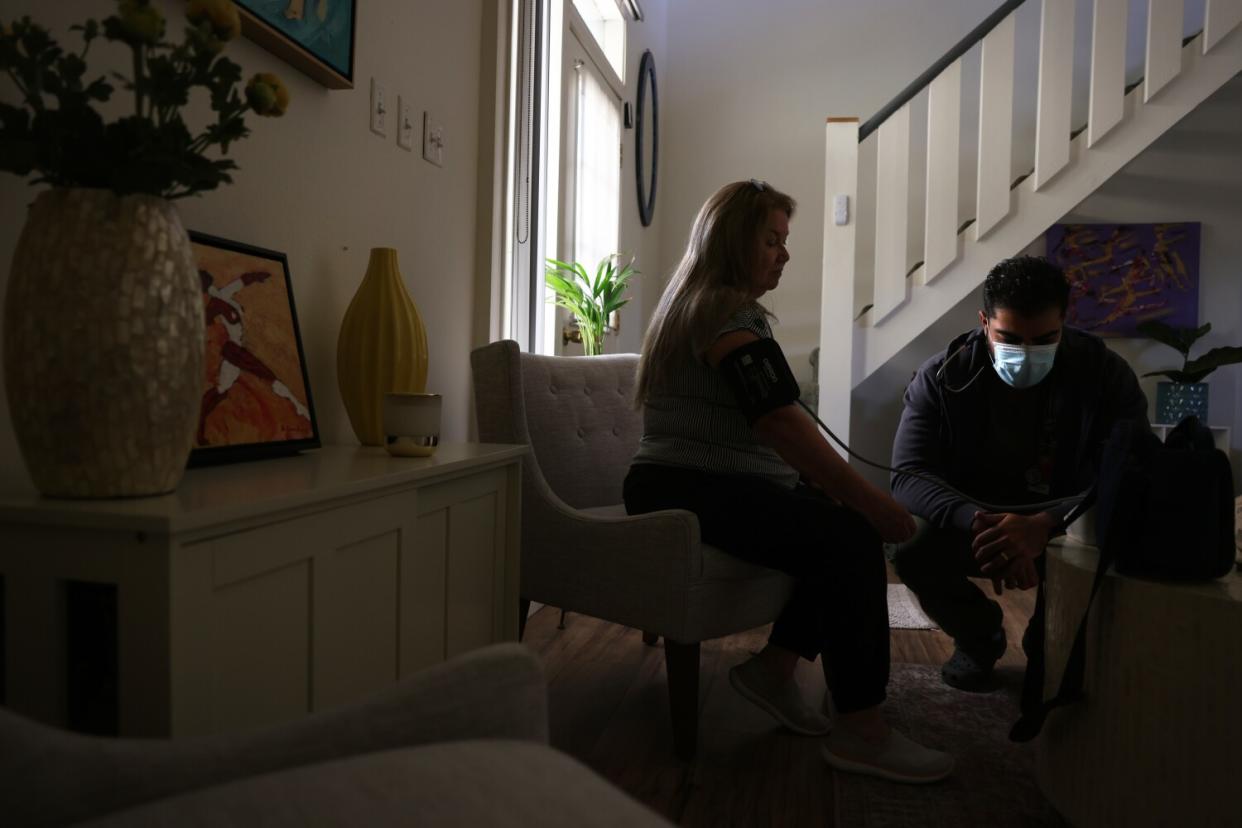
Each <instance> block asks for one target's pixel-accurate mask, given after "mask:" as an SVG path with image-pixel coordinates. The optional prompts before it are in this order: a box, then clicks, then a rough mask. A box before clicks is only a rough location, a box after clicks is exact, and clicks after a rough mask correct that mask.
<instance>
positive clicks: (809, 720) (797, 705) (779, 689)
mask: <svg viewBox="0 0 1242 828" xmlns="http://www.w3.org/2000/svg"><path fill="white" fill-rule="evenodd" d="M729 683H730V684H732V685H733V688H734V689H735V690H737V692H739V693H741V694H742V695H743V696H745V697H746V698H747V699H749V700H750V701H752V702H754V703H755V704H756V705H758V706H759V707H761V708H763V709H764V710H765V711H767V712H768V714H769V715H770V716H771V717H772V718H774V719H776V721H778V722H780V724H781V726H782V727H784V728H785V729H786V730H789V731H792V732H794V733H798V734H801V735H803V736H823V735H824V734H825V733H827V732H828V731H829V730H830V729H831V725H830V723H829V722H828V720H827V719H825V718H824V717H823V716H821V715H819V714H818V713H816V712H815V711H814V710H812V709H811V707H810V705H808V704H807V703H806V701H805V700H804V699H803V698H802V693H801V691H800V690H799V689H798V683H797V682H796V681H794V680H793V679H786V680H785V681H781V682H778V681H775V680H774V679H773V678H772V676H771V675H770V674H769V673H768V671H767V668H765V667H764V666H763V664H761V663H760V662H759V659H757V658H752V659H750V660H748V661H746V662H745V663H743V664H739V665H737V666H736V667H733V668H731V669H730V670H729Z"/></svg>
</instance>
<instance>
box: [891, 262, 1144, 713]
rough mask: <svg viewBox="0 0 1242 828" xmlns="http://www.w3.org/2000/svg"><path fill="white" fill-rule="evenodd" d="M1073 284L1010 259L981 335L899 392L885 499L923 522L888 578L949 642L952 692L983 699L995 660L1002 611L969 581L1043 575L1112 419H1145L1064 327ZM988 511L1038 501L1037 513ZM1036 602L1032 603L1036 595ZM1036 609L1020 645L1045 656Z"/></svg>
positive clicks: (1112, 362)
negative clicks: (901, 400)
mask: <svg viewBox="0 0 1242 828" xmlns="http://www.w3.org/2000/svg"><path fill="white" fill-rule="evenodd" d="M1069 292H1070V288H1069V283H1068V282H1067V280H1066V278H1065V275H1064V273H1062V272H1061V270H1060V269H1059V268H1058V267H1056V266H1055V265H1053V264H1050V263H1049V262H1047V261H1045V260H1043V259H1038V258H1034V257H1030V256H1022V257H1018V258H1013V259H1007V260H1005V261H1003V262H1001V263H1000V264H998V265H997V266H996V267H995V268H993V269H992V272H991V273H989V274H988V277H987V280H986V281H985V282H984V286H983V310H982V311H980V312H979V323H980V327H979V328H978V329H976V330H974V331H971V332H969V333H966V334H963V335H962V336H959V337H958V338H957V339H955V340H954V341H953V342H952V343H950V345H949V347H948V349H946V350H945V352H944V353H943V354H940V355H938V356H936V357H933V358H932V359H930V360H929V361H928V362H926V363H925V364H924V365H923V367H922V368H920V369H919V371H918V373H917V374H916V375H915V377H914V380H913V381H912V382H911V383H910V386H909V387H908V388H907V389H906V394H905V410H904V411H903V412H902V416H901V425H900V426H899V427H898V429H897V436H896V439H895V441H894V444H893V463H892V465H893V468H896V469H909V470H912V471H916V472H921V473H923V474H925V475H930V476H932V477H935V478H939V479H941V480H944V481H945V482H947V483H948V484H949V485H951V486H953V487H954V488H956V489H958V490H960V491H962V492H964V493H967V494H969V496H970V498H971V499H966V498H963V497H961V496H959V495H957V494H954V493H952V492H950V491H947V490H945V489H943V488H941V487H939V486H937V485H936V484H935V483H932V482H930V481H927V480H922V479H919V478H916V477H912V476H910V475H904V474H894V475H893V496H894V497H895V498H896V499H897V501H898V502H900V503H901V504H902V505H903V506H905V507H906V508H907V509H908V510H909V511H910V513H911V514H912V515H914V516H915V519H916V521H917V522H918V523H919V530H918V532H917V533H916V535H915V536H914V538H912V539H911V540H910V541H908V542H906V543H904V544H901V545H899V546H897V547H895V548H892V549H891V552H890V558H891V560H892V562H893V564H894V567H895V568H896V570H897V574H898V576H900V577H901V579H902V580H903V581H905V583H906V585H907V586H908V587H909V588H910V589H911V590H912V591H913V592H914V593H915V595H917V596H918V599H919V602H920V603H921V604H922V605H923V609H924V611H926V613H927V614H928V615H929V616H930V617H931V618H933V619H934V620H935V621H936V623H938V624H939V625H940V627H941V629H943V630H944V631H945V632H946V633H948V634H949V635H951V636H952V637H953V641H954V648H955V649H954V653H953V657H952V658H950V659H949V661H947V662H946V663H945V664H944V666H943V667H942V668H941V675H942V676H943V678H944V680H945V682H946V683H947V684H949V685H951V686H953V687H956V688H959V689H962V690H970V691H976V692H978V691H983V690H986V689H988V687H989V685H990V682H989V678H990V675H991V672H992V667H993V665H994V664H995V663H996V660H997V659H998V658H1000V656H1001V655H1002V654H1003V653H1004V652H1005V634H1004V631H1003V629H1002V626H1001V619H1002V612H1001V609H1000V606H999V605H998V604H997V603H996V602H994V601H992V600H990V599H989V598H988V597H987V595H986V594H985V593H984V592H983V591H982V590H980V589H979V588H978V587H977V586H975V585H974V584H972V583H971V582H970V581H969V580H968V577H986V578H991V579H992V585H993V589H994V590H995V592H996V594H997V595H999V594H1001V592H1002V589H1003V588H1004V587H1008V588H1011V589H1012V588H1017V589H1030V588H1031V587H1034V586H1037V585H1038V584H1039V583H1040V581H1041V580H1042V577H1043V569H1044V566H1043V553H1044V548H1045V546H1046V545H1047V543H1048V539H1049V538H1051V537H1053V536H1054V535H1056V534H1059V533H1060V532H1062V531H1063V530H1064V526H1063V522H1064V518H1065V517H1066V516H1067V514H1068V513H1069V512H1070V510H1071V509H1072V508H1073V506H1074V503H1073V502H1067V503H1066V502H1063V503H1059V504H1056V505H1052V504H1048V501H1053V500H1056V499H1059V498H1066V497H1072V496H1074V495H1078V494H1081V493H1083V492H1084V491H1085V490H1086V489H1087V488H1089V487H1090V485H1091V483H1092V481H1093V480H1094V478H1095V474H1096V470H1097V468H1098V462H1099V458H1100V450H1101V448H1102V445H1103V443H1104V441H1105V440H1106V439H1107V438H1108V435H1109V433H1110V432H1111V431H1112V428H1113V424H1114V423H1116V422H1117V421H1118V420H1121V419H1131V420H1137V421H1141V422H1143V423H1144V424H1146V423H1147V399H1146V398H1145V397H1144V396H1143V392H1142V391H1141V390H1140V389H1139V384H1138V380H1137V378H1136V377H1135V376H1134V372H1133V371H1132V370H1131V369H1130V367H1129V366H1128V365H1127V364H1126V362H1125V361H1124V360H1123V359H1122V358H1121V357H1119V356H1117V355H1116V354H1114V353H1113V352H1112V351H1110V350H1108V348H1106V347H1105V345H1104V343H1103V341H1101V340H1100V339H1099V338H1098V337H1096V336H1093V335H1091V334H1087V333H1084V332H1082V331H1078V330H1075V329H1073V328H1067V327H1065V313H1066V309H1067V307H1068V305H1069ZM983 503H988V504H997V505H1006V506H1009V505H1013V506H1023V505H1033V504H1046V505H1045V506H1044V507H1041V508H1039V509H1036V510H1034V511H1030V510H1024V513H1020V512H1019V511H1017V510H1015V511H1008V510H1000V511H991V510H989V509H987V508H985V507H984V506H983V505H981V504H983ZM1041 597H1042V596H1041ZM1042 625H1043V602H1042V601H1038V602H1037V606H1036V612H1035V616H1034V617H1033V618H1032V619H1031V624H1030V625H1029V626H1028V627H1027V632H1026V635H1025V636H1023V647H1024V649H1026V651H1027V655H1028V658H1029V659H1036V658H1038V657H1039V656H1040V655H1041V654H1042V641H1043V639H1042V632H1043V628H1042Z"/></svg>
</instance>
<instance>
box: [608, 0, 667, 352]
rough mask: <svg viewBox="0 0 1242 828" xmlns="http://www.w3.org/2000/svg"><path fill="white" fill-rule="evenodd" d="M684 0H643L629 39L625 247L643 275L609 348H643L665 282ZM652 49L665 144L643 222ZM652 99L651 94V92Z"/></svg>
mask: <svg viewBox="0 0 1242 828" xmlns="http://www.w3.org/2000/svg"><path fill="white" fill-rule="evenodd" d="M680 2H681V0H643V3H642V6H643V20H642V21H640V22H637V23H630V28H629V36H628V37H627V38H626V63H625V65H626V71H625V100H627V101H628V102H629V104H630V109H631V110H632V111H633V112H634V118H635V128H634V129H626V130H623V131H622V135H621V143H622V146H623V147H624V150H623V152H622V158H621V245H620V247H621V250H623V251H626V252H628V253H629V254H631V255H633V256H634V266H635V267H637V268H638V269H639V270H640V271H642V272H641V274H640V275H639V276H637V277H635V278H634V279H633V280H632V281H631V282H630V285H631V287H630V303H629V304H628V305H626V306H625V308H624V309H623V310H622V311H621V333H620V335H619V336H618V337H617V341H616V342H615V343H613V342H608V343H607V345H606V348H607V349H608V352H609V353H614V352H615V353H637V352H638V351H639V350H640V349H641V348H642V343H643V333H644V332H645V331H646V330H647V320H648V319H650V318H651V314H650V308H653V307H654V306H655V302H656V301H657V300H658V299H659V298H660V292H661V290H662V289H663V287H664V281H665V280H664V278H662V268H663V251H662V249H661V245H660V233H661V229H662V228H663V226H664V225H663V224H662V223H661V221H660V216H661V208H662V206H663V205H662V204H661V200H662V198H663V197H664V195H665V192H666V191H665V188H666V187H667V186H668V183H667V179H665V178H664V177H663V176H664V175H665V170H667V169H668V162H667V161H666V160H665V158H666V156H665V155H664V152H665V149H664V147H666V146H667V143H665V142H666V141H667V139H666V138H665V137H664V136H665V135H666V134H667V130H668V128H669V126H668V125H669V121H670V120H671V118H670V113H669V110H668V109H667V106H668V104H666V103H665V102H664V100H665V99H664V97H663V96H664V94H665V89H667V84H668V83H669V80H668V78H669V70H668V15H669V6H670V5H673V6H676V5H677V4H678V3H680ZM647 49H650V50H651V55H652V58H653V59H654V60H655V75H656V94H657V95H658V96H660V113H659V115H660V130H661V136H660V140H661V143H662V145H661V147H660V158H659V159H658V160H659V166H660V170H659V173H658V176H657V182H656V202H655V204H656V207H655V213H654V215H653V216H652V219H651V224H650V226H648V227H643V223H642V221H641V220H640V219H639V217H638V184H637V182H636V180H635V177H634V161H635V158H636V155H635V142H636V136H637V135H638V129H637V118H638V64H639V61H640V60H641V59H642V56H643V52H644V51H645V50H647ZM648 100H650V97H648ZM644 152H645V153H646V158H647V160H646V162H645V164H647V165H649V164H650V163H651V146H650V144H648V145H646V146H645V147H644Z"/></svg>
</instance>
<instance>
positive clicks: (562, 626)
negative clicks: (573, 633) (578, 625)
mask: <svg viewBox="0 0 1242 828" xmlns="http://www.w3.org/2000/svg"><path fill="white" fill-rule="evenodd" d="M556 628H557V629H558V630H563V629H565V610H563V609H562V610H561V620H560V621H559V622H557V625H556Z"/></svg>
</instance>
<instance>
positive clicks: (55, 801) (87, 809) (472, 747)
mask: <svg viewBox="0 0 1242 828" xmlns="http://www.w3.org/2000/svg"><path fill="white" fill-rule="evenodd" d="M547 727H548V723H547V686H546V684H545V681H544V677H543V674H542V671H541V669H540V666H539V662H538V660H537V659H536V658H535V657H534V656H533V655H532V654H531V653H530V652H529V651H527V650H526V648H524V647H522V646H521V645H518V644H500V645H496V646H493V647H487V648H483V649H480V650H474V651H472V652H469V653H466V654H463V655H461V656H458V657H457V658H455V659H452V660H451V661H448V662H445V663H444V664H441V665H437V666H435V667H432V668H429V669H427V670H424V671H423V672H420V673H418V674H415V675H413V676H411V677H410V678H408V679H405V680H403V681H401V682H399V683H398V684H395V685H393V686H392V687H390V688H388V689H386V690H383V691H381V692H379V693H376V694H374V695H372V696H370V697H369V698H367V699H365V700H363V701H361V702H358V703H356V704H353V705H349V706H346V707H342V708H338V709H335V710H331V711H327V712H324V713H317V714H314V715H311V716H307V717H306V718H303V719H299V720H297V721H293V722H289V723H287V724H284V725H277V726H274V727H269V728H265V729H263V730H259V731H253V732H247V733H239V734H223V735H219V736H209V737H202V738H190V739H184V740H172V741H169V740H157V739H109V738H97V737H91V736H82V735H79V734H76V733H69V732H66V731H62V730H58V729H56V728H52V727H48V726H46V725H42V724H38V723H36V722H33V721H30V720H28V719H24V718H22V717H20V716H17V715H15V714H13V713H9V712H7V711H5V710H4V709H3V708H0V825H5V826H14V828H16V827H17V826H58V825H70V824H73V825H77V824H81V823H82V821H84V820H88V821H89V824H91V825H100V826H102V825H116V826H122V825H123V826H127V828H133V826H145V825H150V826H159V825H203V826H216V825H221V826H223V825H266V826H275V827H276V828H279V826H286V825H288V826H301V825H311V824H317V825H375V826H385V825H461V826H468V825H469V826H472V825H511V826H525V825H540V826H545V825H553V826H566V828H568V826H582V825H588V826H591V825H594V826H617V828H620V827H621V826H646V825H668V823H667V822H665V821H664V820H663V819H661V818H660V817H659V816H657V815H656V814H654V813H652V812H650V811H648V810H647V809H646V808H644V807H642V806H641V805H639V804H638V803H637V802H635V801H633V800H632V799H630V798H629V797H628V796H626V795H625V794H623V793H621V792H620V791H618V790H616V789H615V788H613V787H612V786H611V785H609V784H608V783H607V782H605V781H604V780H603V779H601V778H599V777H598V776H596V775H595V774H594V773H593V772H591V771H590V770H588V769H587V768H585V767H583V766H582V765H580V764H579V763H577V762H576V761H575V760H573V759H571V758H570V757H568V756H566V755H564V754H562V753H560V752H558V751H556V750H553V749H552V748H550V747H548V746H547V744H546V742H547Z"/></svg>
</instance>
